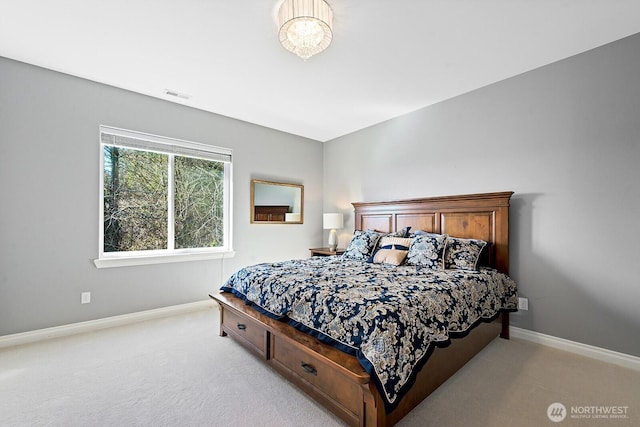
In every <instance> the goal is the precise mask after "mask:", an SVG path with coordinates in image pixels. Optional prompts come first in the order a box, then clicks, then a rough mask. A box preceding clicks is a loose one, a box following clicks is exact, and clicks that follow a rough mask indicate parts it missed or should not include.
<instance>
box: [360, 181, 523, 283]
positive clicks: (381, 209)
mask: <svg viewBox="0 0 640 427" xmlns="http://www.w3.org/2000/svg"><path fill="white" fill-rule="evenodd" d="M512 194H513V192H512V191H505V192H500V193H482V194H464V195H458V196H442V197H427V198H423V199H411V200H397V201H391V202H377V203H352V205H353V207H354V209H355V216H356V218H355V228H356V230H370V229H372V230H378V231H383V232H392V231H396V230H398V229H401V228H403V227H408V226H411V229H412V230H423V231H426V232H429V233H438V234H443V233H446V234H448V235H450V236H452V237H460V238H464V239H481V240H484V241H486V242H490V243H491V246H489V251H488V258H487V261H486V264H487V265H489V266H491V267H494V268H496V269H498V270H500V271H502V272H504V273H507V274H508V273H509V199H510V198H511V195H512Z"/></svg>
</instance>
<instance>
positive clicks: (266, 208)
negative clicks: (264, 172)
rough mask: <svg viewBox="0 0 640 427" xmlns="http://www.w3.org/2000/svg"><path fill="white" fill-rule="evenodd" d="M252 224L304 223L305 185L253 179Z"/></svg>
mask: <svg viewBox="0 0 640 427" xmlns="http://www.w3.org/2000/svg"><path fill="white" fill-rule="evenodd" d="M250 218H251V224H302V223H303V222H304V185H300V184H288V183H284V182H274V181H263V180H259V179H252V180H251V216H250Z"/></svg>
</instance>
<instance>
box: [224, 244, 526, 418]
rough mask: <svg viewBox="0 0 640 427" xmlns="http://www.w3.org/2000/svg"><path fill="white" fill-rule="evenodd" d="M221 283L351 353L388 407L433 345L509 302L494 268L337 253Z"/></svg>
mask: <svg viewBox="0 0 640 427" xmlns="http://www.w3.org/2000/svg"><path fill="white" fill-rule="evenodd" d="M222 290H223V291H225V292H232V293H233V294H235V295H236V296H238V297H240V298H242V299H244V301H245V302H247V303H252V304H253V305H254V306H255V307H256V308H257V309H258V310H259V311H261V312H263V313H265V314H267V315H269V316H271V317H273V318H277V319H281V320H285V321H288V322H289V323H290V324H292V325H294V326H295V327H297V328H299V329H301V330H303V331H305V332H307V333H310V334H312V335H315V336H317V337H318V338H319V339H320V340H322V341H324V342H327V343H330V344H332V345H334V346H335V347H337V348H339V349H341V350H343V351H346V352H348V353H350V354H353V355H355V356H356V357H357V358H358V360H359V361H360V363H361V364H362V365H363V367H364V368H365V369H366V370H367V372H369V374H370V375H371V377H372V378H373V379H374V381H375V382H376V385H377V386H378V389H379V390H380V392H381V394H382V396H383V397H384V398H385V399H386V402H385V403H386V407H387V410H388V411H389V410H392V409H393V408H394V407H395V406H396V404H397V403H398V402H399V400H400V398H401V397H402V396H403V394H404V392H405V391H406V390H408V389H409V388H410V387H411V385H412V384H413V382H414V380H415V376H416V374H417V372H418V370H419V369H420V368H421V367H422V365H423V364H424V363H425V362H426V360H427V358H428V356H429V355H430V354H431V351H432V350H433V348H432V346H433V345H437V344H439V343H440V344H446V343H447V342H448V340H449V338H450V336H451V335H452V334H453V335H455V334H456V333H464V332H466V331H468V330H469V329H470V328H471V327H472V326H474V325H475V324H477V323H478V322H479V321H480V320H481V319H491V318H492V317H495V316H496V315H497V314H498V312H499V311H500V310H515V309H516V307H517V295H516V285H515V283H514V282H513V280H512V279H511V278H509V277H508V276H507V275H505V274H502V273H500V272H498V271H496V270H492V269H486V268H481V269H480V271H479V272H474V271H464V270H433V269H426V268H424V269H418V268H416V267H414V266H394V265H390V264H371V263H366V262H362V261H354V260H343V259H341V257H339V256H332V257H313V258H309V259H304V260H293V261H285V262H278V263H269V264H258V265H254V266H250V267H246V268H243V269H241V270H240V271H238V272H236V273H235V274H234V275H233V276H231V277H230V278H229V280H228V281H227V282H226V283H225V284H224V286H222Z"/></svg>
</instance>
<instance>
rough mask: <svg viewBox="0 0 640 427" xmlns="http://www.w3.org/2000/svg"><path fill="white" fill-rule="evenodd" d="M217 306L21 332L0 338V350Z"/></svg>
mask: <svg viewBox="0 0 640 427" xmlns="http://www.w3.org/2000/svg"><path fill="white" fill-rule="evenodd" d="M217 306H218V305H217V304H216V303H215V302H214V301H212V300H203V301H197V302H191V303H187V304H180V305H172V306H169V307H162V308H156V309H153V310H146V311H139V312H136V313H130V314H123V315H120V316H113V317H105V318H103V319H96V320H88V321H86V322H79V323H72V324H70V325H62V326H55V327H52V328H45V329H38V330H35V331H29V332H22V333H18V334H12V335H4V336H1V337H0V348H6V347H13V346H16V345H22V344H29V343H33V342H36V341H42V340H48V339H52V338H60V337H65V336H68V335H74V334H79V333H82V332H91V331H97V330H99V329H105V328H113V327H115V326H123V325H127V324H130V323H135V322H142V321H145V320H153V319H159V318H162V317H169V316H175V315H177V314H183V313H189V312H192V311H197V310H204V309H206V308H217Z"/></svg>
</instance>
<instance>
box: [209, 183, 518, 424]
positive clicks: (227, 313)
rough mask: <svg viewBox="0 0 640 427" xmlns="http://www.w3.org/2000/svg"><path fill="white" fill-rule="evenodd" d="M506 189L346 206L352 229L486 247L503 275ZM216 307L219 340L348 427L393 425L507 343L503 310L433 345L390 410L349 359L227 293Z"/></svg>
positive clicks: (490, 261) (506, 251) (506, 242)
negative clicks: (417, 233)
mask: <svg viewBox="0 0 640 427" xmlns="http://www.w3.org/2000/svg"><path fill="white" fill-rule="evenodd" d="M512 194H513V193H512V192H500V193H484V194H469V195H458V196H445V197H430V198H423V199H412V200H401V201H392V202H379V203H353V206H354V209H355V228H356V229H357V230H365V229H375V230H379V231H384V232H391V231H396V230H398V229H401V228H403V227H406V226H411V227H412V229H413V230H417V229H420V230H424V231H428V232H433V233H447V234H449V235H452V236H455V237H462V238H475V239H482V240H485V241H487V242H490V243H491V245H490V246H489V251H488V254H487V257H486V259H485V262H484V263H485V264H487V265H489V266H492V267H495V268H497V269H498V270H500V271H502V272H504V273H508V272H509V200H510V198H511V195H512ZM210 296H211V298H213V299H214V300H216V301H217V302H218V303H219V305H220V318H221V321H220V335H221V336H226V335H229V336H231V337H232V338H234V339H236V340H237V341H238V342H239V343H240V344H242V345H243V346H244V347H246V348H247V349H248V350H250V351H251V352H253V353H254V354H256V355H257V356H258V357H259V358H261V359H263V360H264V361H265V362H266V363H267V364H269V365H271V366H272V367H273V368H274V369H275V370H276V371H278V372H279V373H281V374H282V375H283V376H284V377H285V378H287V379H288V380H290V381H291V382H292V383H294V384H295V385H297V386H298V387H300V388H301V389H302V390H304V391H305V392H307V393H308V394H309V395H310V396H311V397H312V398H314V399H315V400H316V401H318V402H319V403H321V404H322V405H324V406H325V407H326V408H327V409H329V410H331V411H332V412H333V413H334V414H336V415H337V416H338V417H340V418H342V419H343V420H345V421H346V422H347V423H348V424H349V425H353V426H366V427H369V426H376V427H385V426H392V425H394V424H395V423H397V422H398V421H399V420H400V419H401V418H402V417H404V416H405V415H406V414H407V413H409V412H410V411H411V410H412V409H413V408H415V407H416V406H417V405H418V404H419V403H420V402H421V401H422V400H424V398H426V397H427V396H428V395H429V394H430V393H431V392H433V391H434V390H435V389H436V388H437V387H438V386H440V385H441V384H442V383H444V382H445V381H446V380H447V379H448V378H449V377H451V376H452V375H453V374H454V373H455V372H456V371H457V370H458V369H460V368H461V367H462V366H464V365H465V364H466V363H467V362H468V361H469V360H470V359H471V358H472V357H473V356H475V355H476V354H477V353H478V352H480V350H482V349H483V348H484V347H485V346H486V345H487V344H489V343H490V342H491V341H492V340H493V339H495V338H496V337H497V336H498V335H500V336H501V337H503V338H507V339H508V338H509V313H507V312H503V313H502V314H501V318H498V319H496V320H494V321H492V322H484V323H480V324H479V325H478V326H476V327H475V328H474V329H472V330H471V331H470V332H469V333H468V334H467V335H466V336H465V337H464V338H454V339H452V340H451V343H450V344H449V345H448V346H446V347H437V348H436V349H435V350H434V352H433V354H432V355H431V356H430V357H429V359H428V360H427V362H426V364H425V365H424V366H423V368H422V369H421V370H420V372H419V373H418V376H417V379H416V382H415V384H414V385H413V387H412V388H411V390H409V392H408V393H407V394H406V395H405V396H404V397H403V398H402V400H401V401H400V403H399V404H398V406H397V407H396V408H395V409H394V410H393V411H392V412H390V413H386V412H385V408H384V403H383V400H382V397H381V395H380V393H379V392H378V389H377V388H376V386H375V385H374V383H373V382H372V381H370V377H369V374H368V373H367V372H366V371H365V370H364V369H363V368H362V366H361V365H360V364H359V363H358V361H357V359H356V358H355V357H354V356H350V355H348V354H346V353H343V352H341V351H339V350H337V349H335V348H333V347H330V346H328V345H325V344H323V343H321V342H319V341H317V340H316V339H315V338H313V337H311V336H309V335H306V334H304V333H302V332H300V331H298V330H297V329H295V328H293V327H291V326H289V325H287V324H286V323H284V322H279V321H277V320H274V319H271V318H269V317H267V316H264V315H262V314H260V313H258V312H257V311H255V310H253V309H252V308H251V307H250V306H248V305H246V304H245V303H244V302H243V301H242V300H240V299H239V298H237V297H235V296H233V295H232V294H230V293H220V294H212V295H210Z"/></svg>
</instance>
